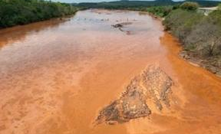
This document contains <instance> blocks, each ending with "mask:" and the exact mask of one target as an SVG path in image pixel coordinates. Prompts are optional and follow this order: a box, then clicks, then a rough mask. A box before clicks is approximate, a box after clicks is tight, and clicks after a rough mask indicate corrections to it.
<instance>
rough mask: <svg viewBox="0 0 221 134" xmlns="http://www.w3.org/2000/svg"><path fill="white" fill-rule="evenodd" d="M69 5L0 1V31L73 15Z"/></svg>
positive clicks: (15, 0)
mask: <svg viewBox="0 0 221 134" xmlns="http://www.w3.org/2000/svg"><path fill="white" fill-rule="evenodd" d="M77 10H78V8H77V7H74V6H72V5H70V4H65V3H56V2H48V1H42V0H41V1H36V0H28V1H26V0H2V1H0V29H3V28H7V27H13V26H17V25H25V24H29V23H33V22H39V21H44V20H49V19H52V18H59V17H64V16H67V15H71V14H75V13H76V12H77Z"/></svg>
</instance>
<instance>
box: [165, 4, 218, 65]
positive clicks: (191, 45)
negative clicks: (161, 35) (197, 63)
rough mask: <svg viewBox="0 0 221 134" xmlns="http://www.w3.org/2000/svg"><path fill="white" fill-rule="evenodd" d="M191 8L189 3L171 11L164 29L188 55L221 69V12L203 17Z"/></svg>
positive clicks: (214, 12) (216, 11) (166, 18)
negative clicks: (177, 40)
mask: <svg viewBox="0 0 221 134" xmlns="http://www.w3.org/2000/svg"><path fill="white" fill-rule="evenodd" d="M192 4H193V3H192ZM184 5H185V8H183V7H182V6H184ZM188 6H189V7H188ZM192 6H193V5H191V3H188V4H182V5H181V6H180V8H179V9H176V10H173V11H171V12H170V13H169V15H168V16H166V17H165V20H164V22H163V24H164V25H165V29H166V30H168V31H170V32H171V33H172V34H173V35H175V36H176V37H177V38H178V39H179V40H180V41H181V42H182V44H183V46H184V49H185V50H186V51H187V52H189V54H190V55H192V56H194V57H197V58H200V59H203V60H207V61H209V64H212V65H213V66H216V67H219V68H221V10H215V11H213V12H211V13H210V14H209V15H208V16H205V15H204V14H203V13H200V12H198V11H197V10H196V9H197V7H194V8H192ZM190 7H191V8H190Z"/></svg>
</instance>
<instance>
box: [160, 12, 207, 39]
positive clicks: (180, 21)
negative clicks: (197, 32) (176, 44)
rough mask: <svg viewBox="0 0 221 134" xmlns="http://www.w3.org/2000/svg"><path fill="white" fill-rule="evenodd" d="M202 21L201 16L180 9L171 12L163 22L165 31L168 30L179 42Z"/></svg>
mask: <svg viewBox="0 0 221 134" xmlns="http://www.w3.org/2000/svg"><path fill="white" fill-rule="evenodd" d="M201 19H203V14H201V13H197V12H193V11H187V10H182V9H177V10H173V11H172V12H171V13H170V14H169V15H168V16H167V17H166V19H165V20H164V22H163V24H164V25H165V30H170V31H171V32H172V33H173V34H174V35H175V36H176V37H177V38H178V39H179V40H180V41H181V42H183V43H184V42H185V39H186V36H187V35H189V34H190V32H191V30H192V29H193V28H194V26H196V24H198V23H199V22H200V20H201Z"/></svg>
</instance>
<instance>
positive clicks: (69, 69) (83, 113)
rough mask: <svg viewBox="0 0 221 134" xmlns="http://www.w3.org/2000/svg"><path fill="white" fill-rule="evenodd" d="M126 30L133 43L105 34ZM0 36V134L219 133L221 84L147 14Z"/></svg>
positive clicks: (97, 13) (98, 13)
mask: <svg viewBox="0 0 221 134" xmlns="http://www.w3.org/2000/svg"><path fill="white" fill-rule="evenodd" d="M124 22H131V24H130V25H124V26H123V30H124V31H130V32H131V33H132V34H129V35H128V34H125V32H122V31H120V30H119V29H118V28H114V27H113V26H112V25H115V24H121V23H124ZM0 34H1V36H0V46H1V48H0V108H1V110H0V133H1V134H104V133H105V134H178V133H179V134H187V133H191V134H202V133H203V134H220V132H221V122H220V120H221V112H220V111H221V107H220V106H221V79H220V78H218V77H216V76H215V75H214V74H212V73H210V72H208V71H207V70H205V69H203V68H200V67H196V66H193V65H191V64H189V63H188V62H187V61H185V60H183V59H182V58H180V57H179V52H180V50H181V48H180V47H179V46H180V45H179V42H177V41H176V40H175V39H174V38H173V37H172V36H171V35H169V34H167V33H165V32H164V31H163V27H162V25H161V22H160V21H159V20H156V19H154V18H152V17H151V16H149V15H148V14H140V13H139V12H131V11H119V10H118V11H109V10H86V11H80V12H78V13H77V14H76V15H75V16H74V17H72V18H68V19H63V20H62V21H61V20H54V21H46V22H40V23H35V24H30V25H27V26H21V27H16V28H10V29H5V30H3V31H2V30H1V31H0ZM153 65H154V66H153ZM155 65H156V66H155ZM109 124H113V125H109Z"/></svg>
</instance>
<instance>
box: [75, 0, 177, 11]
mask: <svg viewBox="0 0 221 134" xmlns="http://www.w3.org/2000/svg"><path fill="white" fill-rule="evenodd" d="M173 3H174V2H173V1H171V0H156V1H113V2H100V3H89V2H87V3H79V4H78V6H79V7H83V8H86V9H87V8H105V9H126V10H139V11H141V10H145V9H146V8H147V7H150V6H156V5H158V6H162V5H172V4H173Z"/></svg>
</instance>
